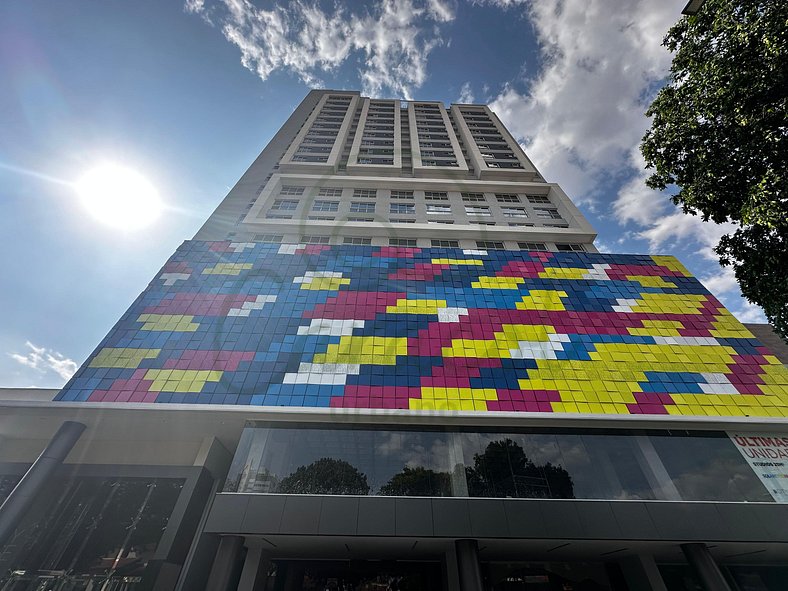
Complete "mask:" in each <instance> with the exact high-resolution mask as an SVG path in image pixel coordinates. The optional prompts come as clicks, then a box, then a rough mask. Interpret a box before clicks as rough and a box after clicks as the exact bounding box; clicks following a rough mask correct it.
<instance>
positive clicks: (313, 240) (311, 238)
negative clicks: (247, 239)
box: [254, 234, 585, 252]
mask: <svg viewBox="0 0 788 591" xmlns="http://www.w3.org/2000/svg"><path fill="white" fill-rule="evenodd" d="M283 240H284V235H283V234H255V235H254V241H255V242H263V243H267V244H281V243H282V241H283ZM300 241H301V243H303V244H329V243H330V242H331V237H330V236H321V235H303V236H301V240H300ZM342 244H354V245H360V246H363V245H371V244H372V238H365V237H360V236H345V237H343V238H342ZM417 245H418V239H416V238H389V246H400V247H408V248H416V246H417ZM430 246H432V247H433V248H460V241H459V240H436V239H433V240H430ZM476 247H477V248H483V249H486V250H505V249H506V246H505V244H504V242H502V241H497V240H477V241H476ZM517 247H518V248H519V249H520V250H528V251H547V245H546V244H545V243H544V242H518V243H517ZM555 247H556V250H558V251H559V252H584V251H585V246H584V245H582V244H573V243H556V245H555Z"/></svg>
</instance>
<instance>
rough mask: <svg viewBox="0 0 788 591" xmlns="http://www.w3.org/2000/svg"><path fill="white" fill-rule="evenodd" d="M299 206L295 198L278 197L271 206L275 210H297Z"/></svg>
mask: <svg viewBox="0 0 788 591" xmlns="http://www.w3.org/2000/svg"><path fill="white" fill-rule="evenodd" d="M297 208H298V201H296V200H295V199H276V200H274V204H273V205H272V206H271V209H272V210H275V211H295V210H296V209H297Z"/></svg>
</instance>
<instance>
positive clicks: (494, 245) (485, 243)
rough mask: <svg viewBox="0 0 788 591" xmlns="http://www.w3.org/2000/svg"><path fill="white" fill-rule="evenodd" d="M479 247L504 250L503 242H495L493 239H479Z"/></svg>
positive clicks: (477, 242) (477, 243)
mask: <svg viewBox="0 0 788 591" xmlns="http://www.w3.org/2000/svg"><path fill="white" fill-rule="evenodd" d="M476 246H477V248H486V249H488V250H504V245H503V242H495V241H493V240H477V241H476Z"/></svg>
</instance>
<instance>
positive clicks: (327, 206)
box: [312, 199, 339, 211]
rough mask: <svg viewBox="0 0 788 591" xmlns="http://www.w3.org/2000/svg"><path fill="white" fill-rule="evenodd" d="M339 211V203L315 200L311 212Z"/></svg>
mask: <svg viewBox="0 0 788 591" xmlns="http://www.w3.org/2000/svg"><path fill="white" fill-rule="evenodd" d="M338 209H339V201H321V200H319V199H318V200H317V201H315V202H314V204H313V205H312V211H337V210H338Z"/></svg>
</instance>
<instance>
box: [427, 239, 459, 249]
mask: <svg viewBox="0 0 788 591" xmlns="http://www.w3.org/2000/svg"><path fill="white" fill-rule="evenodd" d="M430 245H431V246H434V247H436V248H459V247H460V241H459V240H431V241H430Z"/></svg>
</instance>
